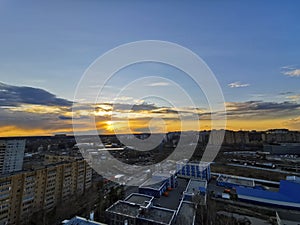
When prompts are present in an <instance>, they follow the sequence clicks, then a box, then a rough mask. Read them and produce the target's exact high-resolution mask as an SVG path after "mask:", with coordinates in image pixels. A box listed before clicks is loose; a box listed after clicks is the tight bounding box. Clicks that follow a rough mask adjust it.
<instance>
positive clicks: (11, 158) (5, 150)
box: [0, 140, 25, 174]
mask: <svg viewBox="0 0 300 225" xmlns="http://www.w3.org/2000/svg"><path fill="white" fill-rule="evenodd" d="M24 150H25V140H0V174H5V173H11V172H14V171H19V170H22V166H23V158H24Z"/></svg>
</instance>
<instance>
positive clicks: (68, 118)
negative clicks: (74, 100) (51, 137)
mask: <svg viewBox="0 0 300 225" xmlns="http://www.w3.org/2000/svg"><path fill="white" fill-rule="evenodd" d="M58 118H59V119H60V120H71V119H72V117H71V116H59V117H58Z"/></svg>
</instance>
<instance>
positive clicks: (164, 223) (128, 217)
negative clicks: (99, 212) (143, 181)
mask: <svg viewBox="0 0 300 225" xmlns="http://www.w3.org/2000/svg"><path fill="white" fill-rule="evenodd" d="M152 200H153V197H152V196H147V195H143V194H137V193H133V194H131V195H130V196H128V197H127V198H126V199H125V200H124V201H123V200H119V201H117V202H116V203H114V204H113V205H112V206H110V207H109V208H108V209H107V210H106V211H105V212H106V217H107V220H108V224H127V225H134V224H147V225H171V224H173V222H174V219H175V214H176V211H175V210H171V209H166V208H162V207H156V206H153V203H152Z"/></svg>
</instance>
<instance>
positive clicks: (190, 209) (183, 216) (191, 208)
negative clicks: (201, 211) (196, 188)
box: [175, 200, 196, 225]
mask: <svg viewBox="0 0 300 225" xmlns="http://www.w3.org/2000/svg"><path fill="white" fill-rule="evenodd" d="M195 219H196V206H195V204H194V203H192V202H187V201H184V200H182V201H181V202H180V204H179V207H178V210H177V212H176V219H175V224H176V225H182V224H184V225H194V224H195Z"/></svg>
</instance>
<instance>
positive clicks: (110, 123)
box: [105, 121, 115, 131]
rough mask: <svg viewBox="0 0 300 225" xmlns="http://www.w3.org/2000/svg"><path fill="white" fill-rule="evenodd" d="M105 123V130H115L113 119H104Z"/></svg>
mask: <svg viewBox="0 0 300 225" xmlns="http://www.w3.org/2000/svg"><path fill="white" fill-rule="evenodd" d="M105 124H106V127H105V129H106V130H108V131H114V130H115V127H114V122H113V121H106V122H105Z"/></svg>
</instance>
